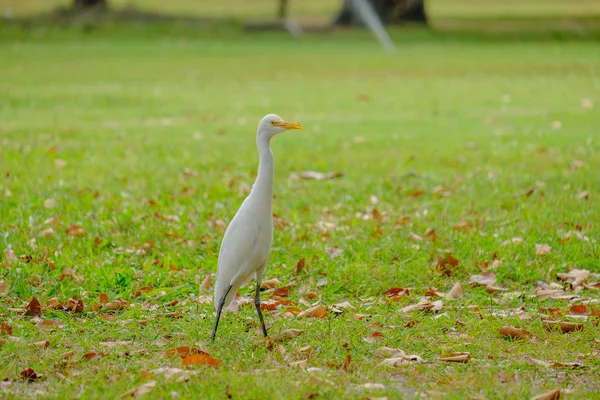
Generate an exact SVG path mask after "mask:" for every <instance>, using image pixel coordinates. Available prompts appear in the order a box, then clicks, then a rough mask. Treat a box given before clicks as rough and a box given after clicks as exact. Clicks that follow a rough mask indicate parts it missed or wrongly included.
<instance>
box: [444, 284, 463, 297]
mask: <svg viewBox="0 0 600 400" xmlns="http://www.w3.org/2000/svg"><path fill="white" fill-rule="evenodd" d="M463 296H464V292H463V288H462V284H461V283H460V281H458V282H456V283H455V284H454V286H452V289H450V291H449V292H448V294H446V300H455V299H459V298H461V297H463Z"/></svg>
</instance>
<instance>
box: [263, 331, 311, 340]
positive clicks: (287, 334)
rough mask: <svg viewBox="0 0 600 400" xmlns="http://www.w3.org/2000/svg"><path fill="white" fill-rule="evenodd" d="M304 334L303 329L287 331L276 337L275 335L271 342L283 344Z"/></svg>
mask: <svg viewBox="0 0 600 400" xmlns="http://www.w3.org/2000/svg"><path fill="white" fill-rule="evenodd" d="M303 333H304V331H303V330H301V329H286V330H284V331H281V332H280V333H278V334H276V335H273V337H271V340H273V341H275V342H283V341H286V340H289V339H293V338H295V337H298V336H300V335H302V334H303Z"/></svg>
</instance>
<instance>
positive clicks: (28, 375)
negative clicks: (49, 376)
mask: <svg viewBox="0 0 600 400" xmlns="http://www.w3.org/2000/svg"><path fill="white" fill-rule="evenodd" d="M19 376H20V377H21V379H22V380H24V381H27V382H35V381H37V380H40V379H42V378H43V375H41V374H38V373H36V372H35V371H34V370H33V369H31V368H25V369H24V370H23V371H21V373H20V374H19Z"/></svg>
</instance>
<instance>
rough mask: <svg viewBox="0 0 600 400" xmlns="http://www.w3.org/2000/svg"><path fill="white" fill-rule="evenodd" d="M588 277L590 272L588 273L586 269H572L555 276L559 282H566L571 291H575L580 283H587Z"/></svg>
mask: <svg viewBox="0 0 600 400" xmlns="http://www.w3.org/2000/svg"><path fill="white" fill-rule="evenodd" d="M589 276H590V271H588V270H587V269H572V270H570V271H569V272H566V273H558V274H556V277H557V278H558V279H559V280H561V281H566V282H568V283H569V284H570V285H571V288H572V289H575V288H576V287H577V286H579V285H581V284H582V283H584V282H587V279H588V277H589Z"/></svg>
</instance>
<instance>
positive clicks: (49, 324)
mask: <svg viewBox="0 0 600 400" xmlns="http://www.w3.org/2000/svg"><path fill="white" fill-rule="evenodd" d="M35 326H37V328H38V329H39V330H40V331H41V332H43V331H44V330H45V329H46V328H51V327H56V328H63V327H64V326H65V324H63V323H62V322H60V321H56V320H53V319H46V320H44V321H40V322H38V323H37V324H35Z"/></svg>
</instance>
